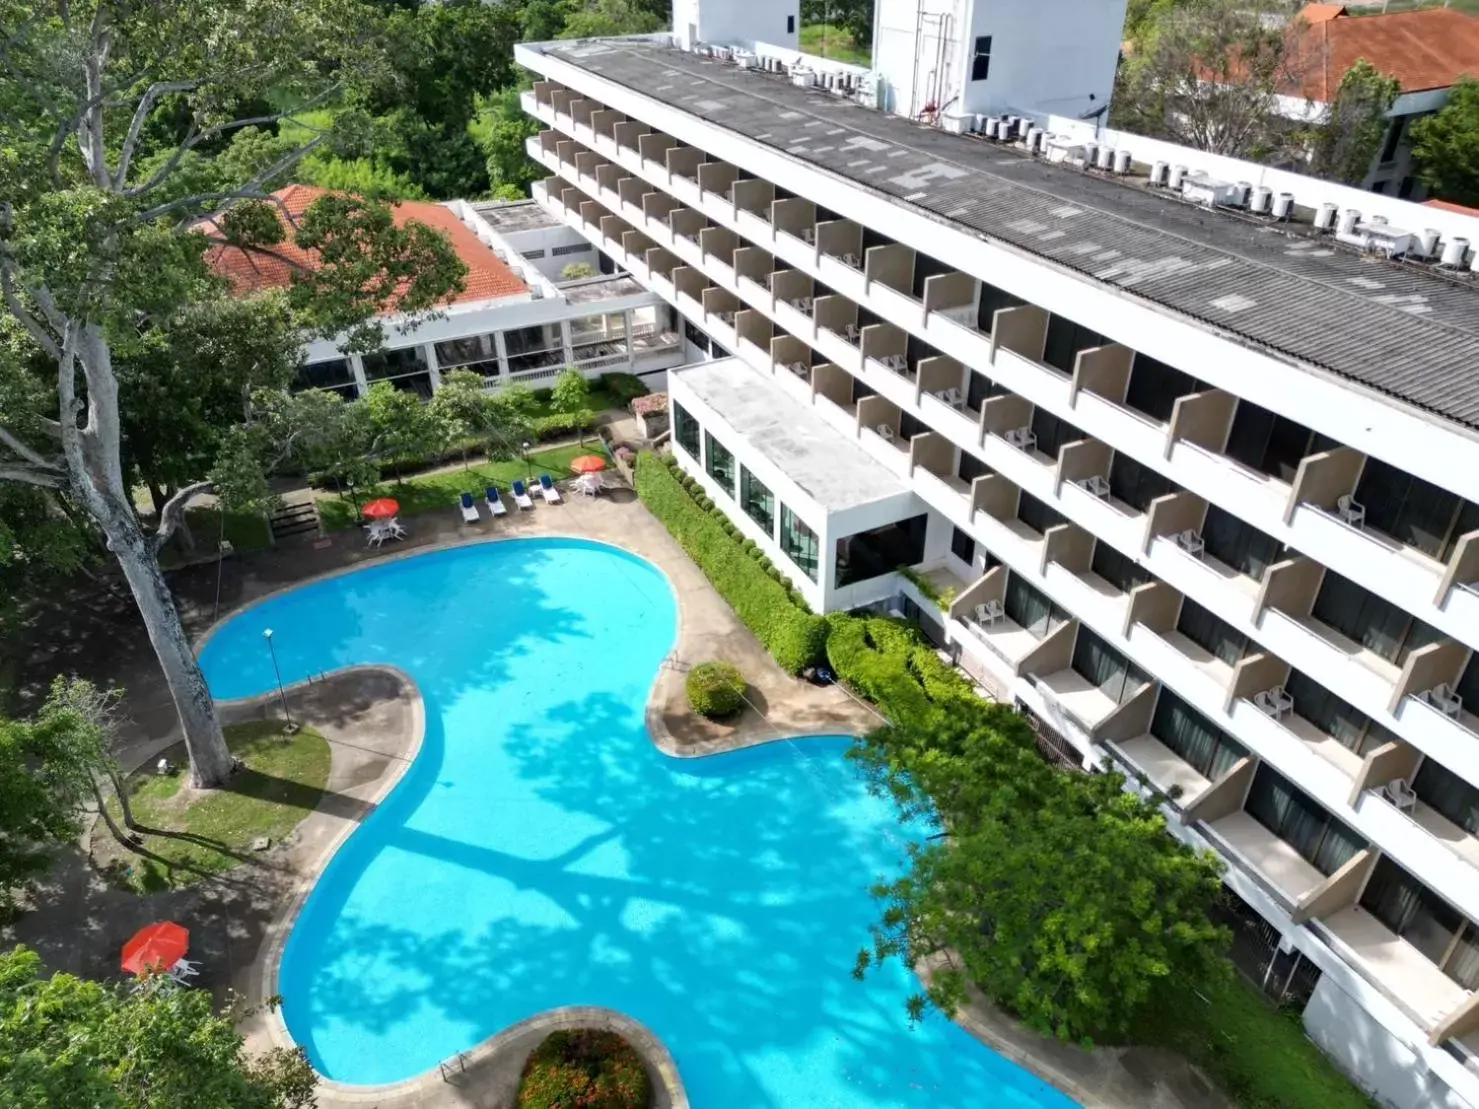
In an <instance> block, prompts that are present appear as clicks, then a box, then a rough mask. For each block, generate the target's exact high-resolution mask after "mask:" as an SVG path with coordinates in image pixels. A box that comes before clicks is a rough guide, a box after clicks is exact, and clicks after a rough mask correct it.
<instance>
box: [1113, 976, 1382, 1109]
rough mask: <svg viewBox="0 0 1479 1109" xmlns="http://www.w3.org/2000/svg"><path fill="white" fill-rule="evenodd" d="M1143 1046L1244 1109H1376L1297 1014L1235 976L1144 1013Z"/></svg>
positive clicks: (1138, 1030) (1140, 1033)
mask: <svg viewBox="0 0 1479 1109" xmlns="http://www.w3.org/2000/svg"><path fill="white" fill-rule="evenodd" d="M1137 1032H1138V1033H1139V1035H1138V1036H1137V1039H1140V1040H1142V1041H1144V1042H1149V1043H1157V1044H1164V1045H1165V1046H1166V1047H1169V1048H1172V1049H1174V1050H1175V1051H1177V1052H1179V1053H1180V1054H1182V1055H1183V1056H1185V1057H1186V1058H1187V1059H1188V1060H1190V1061H1191V1062H1192V1063H1194V1064H1195V1065H1196V1066H1197V1067H1199V1068H1200V1069H1201V1070H1203V1071H1204V1072H1206V1074H1207V1075H1208V1076H1209V1077H1210V1078H1211V1079H1212V1081H1213V1082H1215V1083H1216V1084H1217V1087H1218V1089H1220V1090H1222V1091H1223V1092H1224V1093H1225V1094H1227V1095H1228V1096H1229V1097H1230V1098H1231V1099H1232V1100H1233V1101H1234V1102H1236V1104H1237V1105H1238V1107H1239V1109H1306V1106H1312V1105H1318V1106H1319V1107H1320V1109H1372V1103H1371V1101H1370V1099H1369V1098H1367V1097H1366V1095H1365V1094H1363V1093H1361V1091H1359V1090H1358V1089H1356V1087H1355V1086H1353V1085H1351V1083H1350V1081H1349V1080H1348V1079H1347V1078H1346V1077H1345V1076H1344V1075H1343V1074H1341V1073H1340V1072H1339V1071H1338V1070H1336V1069H1335V1066H1334V1064H1332V1063H1331V1061H1330V1060H1329V1058H1327V1057H1326V1056H1325V1054H1324V1053H1323V1052H1322V1051H1320V1049H1319V1048H1318V1047H1316V1046H1315V1044H1314V1043H1313V1042H1312V1041H1311V1040H1310V1038H1309V1037H1308V1036H1307V1035H1305V1031H1304V1026H1303V1025H1302V1024H1301V1023H1300V1020H1299V1015H1298V1013H1296V1012H1294V1011H1292V1010H1287V1009H1278V1008H1275V1007H1274V1006H1273V1005H1271V1004H1270V1003H1269V1001H1268V999H1267V998H1265V997H1264V996H1263V995H1262V994H1261V993H1260V992H1259V991H1258V990H1257V989H1256V988H1255V987H1254V986H1252V985H1251V984H1249V983H1248V982H1245V981H1244V980H1243V979H1242V978H1240V977H1238V976H1236V975H1232V976H1230V977H1225V978H1223V979H1221V980H1220V981H1216V982H1212V983H1209V984H1204V985H1202V986H1201V987H1199V988H1198V992H1197V993H1192V992H1191V991H1190V990H1187V991H1184V992H1183V993H1182V994H1181V995H1180V996H1179V997H1177V998H1175V1000H1174V1001H1173V1003H1171V1004H1168V1005H1165V1006H1161V1007H1158V1008H1154V1009H1151V1010H1149V1011H1148V1012H1147V1013H1146V1023H1145V1024H1144V1025H1142V1026H1141V1027H1140V1028H1139V1029H1137Z"/></svg>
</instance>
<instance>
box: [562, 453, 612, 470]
mask: <svg viewBox="0 0 1479 1109" xmlns="http://www.w3.org/2000/svg"><path fill="white" fill-rule="evenodd" d="M570 468H571V469H572V470H574V471H575V472H576V473H577V474H595V473H600V472H601V471H602V470H604V469H605V468H606V460H605V459H604V458H602V457H601V456H600V455H598V454H583V455H581V456H580V457H579V458H576V459H574V460H572V461H571V463H570Z"/></svg>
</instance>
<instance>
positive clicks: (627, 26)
mask: <svg viewBox="0 0 1479 1109" xmlns="http://www.w3.org/2000/svg"><path fill="white" fill-rule="evenodd" d="M667 25H668V21H667V20H666V19H665V18H663V16H661V15H658V14H657V13H656V12H654V11H653V10H652V9H651V8H650V7H648V6H647V5H645V4H643V3H642V2H641V0H580V2H578V3H573V4H571V5H570V6H569V9H568V14H567V15H566V16H565V27H564V29H563V30H561V32H560V36H559V37H560V38H562V39H587V38H607V37H610V36H613V35H646V34H651V33H652V32H653V31H661V30H663V29H664V28H665V27H666V26H667Z"/></svg>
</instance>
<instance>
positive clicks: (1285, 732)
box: [1227, 698, 1365, 832]
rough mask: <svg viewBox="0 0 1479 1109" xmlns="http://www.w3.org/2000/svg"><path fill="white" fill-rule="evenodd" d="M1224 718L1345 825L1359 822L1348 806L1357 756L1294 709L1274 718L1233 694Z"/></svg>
mask: <svg viewBox="0 0 1479 1109" xmlns="http://www.w3.org/2000/svg"><path fill="white" fill-rule="evenodd" d="M1295 709H1296V711H1297V709H1298V706H1297V705H1296V706H1295ZM1227 718H1228V720H1229V722H1230V724H1231V727H1229V728H1228V731H1230V732H1232V733H1234V734H1236V735H1237V736H1238V738H1239V739H1240V740H1241V741H1242V742H1243V743H1244V744H1245V745H1246V746H1247V748H1248V750H1249V751H1250V752H1252V753H1253V754H1255V755H1257V756H1258V757H1259V758H1261V759H1263V760H1264V761H1265V762H1269V763H1272V764H1273V765H1274V766H1275V767H1277V768H1278V770H1279V772H1280V773H1281V774H1283V775H1284V777H1286V778H1288V779H1289V780H1290V781H1292V782H1295V783H1297V784H1298V785H1299V788H1300V789H1302V790H1304V792H1305V793H1307V794H1309V795H1310V796H1311V797H1312V798H1314V799H1315V800H1316V801H1318V802H1319V803H1320V804H1321V805H1323V806H1325V808H1327V809H1329V810H1330V811H1331V812H1332V813H1335V814H1336V815H1338V816H1339V817H1340V818H1341V819H1342V820H1343V821H1345V822H1346V823H1347V824H1352V825H1355V824H1358V823H1359V821H1357V820H1356V818H1355V813H1354V811H1353V810H1352V808H1351V793H1352V790H1353V788H1354V785H1355V780H1356V776H1357V775H1358V774H1359V773H1360V772H1361V763H1362V760H1361V758H1360V756H1358V755H1356V754H1355V753H1354V752H1352V751H1350V750H1349V749H1347V748H1345V747H1342V746H1341V745H1340V744H1339V743H1338V742H1336V740H1334V739H1332V738H1331V737H1330V736H1328V735H1326V734H1325V733H1323V732H1321V731H1320V730H1319V729H1318V728H1316V727H1315V726H1314V725H1313V724H1311V723H1310V722H1309V721H1308V720H1306V719H1304V717H1302V716H1297V715H1295V712H1286V713H1284V714H1282V715H1281V716H1280V717H1279V718H1278V719H1277V720H1276V719H1274V718H1273V717H1272V716H1269V715H1268V714H1267V713H1265V712H1263V711H1262V710H1260V709H1259V708H1257V707H1256V706H1255V705H1254V704H1253V702H1252V701H1250V700H1246V699H1244V698H1238V699H1237V700H1235V701H1234V702H1233V703H1232V706H1231V711H1230V712H1229V713H1228V717H1227ZM1362 831H1363V832H1364V831H1365V829H1362Z"/></svg>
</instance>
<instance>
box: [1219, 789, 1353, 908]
mask: <svg viewBox="0 0 1479 1109" xmlns="http://www.w3.org/2000/svg"><path fill="white" fill-rule="evenodd" d="M1202 829H1203V831H1204V833H1205V834H1206V835H1207V838H1208V839H1209V840H1210V841H1212V842H1213V843H1214V844H1215V845H1216V846H1217V848H1218V850H1219V851H1220V852H1221V853H1222V855H1224V856H1225V857H1226V858H1227V859H1229V860H1230V861H1231V862H1233V863H1234V864H1235V865H1237V866H1238V867H1240V868H1242V869H1243V870H1244V871H1246V872H1247V873H1249V874H1251V875H1252V876H1253V877H1254V878H1255V880H1256V881H1257V883H1258V884H1259V885H1260V886H1262V887H1263V888H1264V889H1265V891H1267V892H1269V893H1271V894H1272V895H1273V897H1274V899H1275V900H1276V901H1278V902H1279V903H1280V904H1281V905H1283V906H1284V907H1285V908H1288V909H1292V908H1293V907H1294V906H1296V905H1298V904H1299V903H1300V902H1301V901H1303V900H1304V899H1305V898H1306V897H1307V896H1309V894H1311V893H1313V892H1314V891H1315V889H1316V888H1317V887H1319V886H1320V885H1322V884H1324V882H1325V878H1326V875H1324V874H1321V873H1320V872H1319V871H1318V870H1317V869H1316V868H1315V867H1313V866H1311V865H1310V864H1309V863H1307V862H1305V861H1304V859H1303V858H1301V857H1300V854H1299V852H1298V851H1296V850H1294V848H1293V847H1291V846H1290V845H1289V844H1287V843H1285V842H1284V841H1283V840H1281V839H1280V838H1279V837H1278V836H1276V835H1274V834H1273V833H1272V832H1270V831H1269V830H1268V829H1267V828H1265V827H1264V826H1263V825H1262V824H1260V823H1258V821H1256V820H1254V819H1253V817H1251V816H1249V815H1248V814H1247V813H1246V812H1243V811H1242V810H1238V811H1237V812H1232V813H1229V814H1228V815H1227V816H1223V817H1219V818H1218V819H1216V820H1213V821H1211V822H1210V823H1207V824H1203V825H1202Z"/></svg>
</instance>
